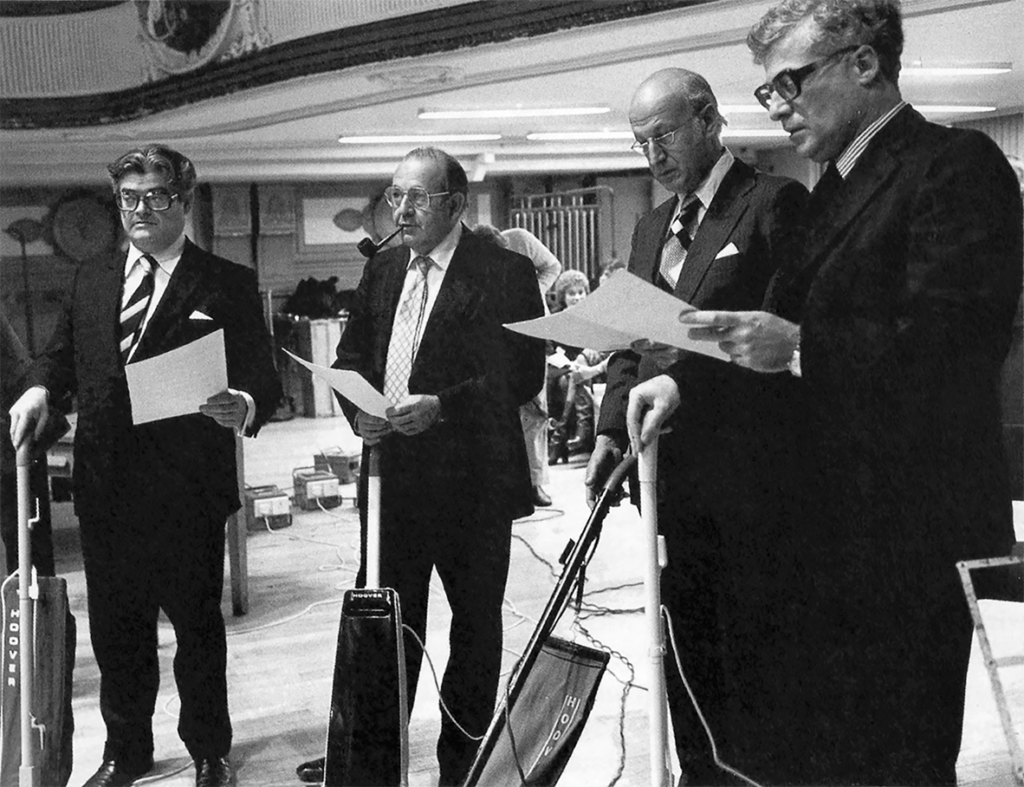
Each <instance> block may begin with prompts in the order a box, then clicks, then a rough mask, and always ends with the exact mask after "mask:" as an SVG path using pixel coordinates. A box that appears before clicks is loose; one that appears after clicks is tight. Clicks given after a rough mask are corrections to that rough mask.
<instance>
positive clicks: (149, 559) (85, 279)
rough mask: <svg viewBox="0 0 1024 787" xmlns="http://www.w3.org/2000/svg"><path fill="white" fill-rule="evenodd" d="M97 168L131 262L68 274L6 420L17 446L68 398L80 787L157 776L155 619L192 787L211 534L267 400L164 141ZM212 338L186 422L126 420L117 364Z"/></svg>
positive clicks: (220, 747)
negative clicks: (100, 737)
mask: <svg viewBox="0 0 1024 787" xmlns="http://www.w3.org/2000/svg"><path fill="white" fill-rule="evenodd" d="M108 170H109V172H110V178H111V183H112V185H113V190H114V200H115V202H116V203H117V206H118V208H119V210H120V214H121V223H122V226H123V227H124V231H125V234H126V236H127V240H128V241H129V245H128V251H127V255H125V254H120V255H117V256H115V257H112V258H111V259H109V260H107V261H100V262H94V263H88V264H83V265H81V266H80V267H79V268H78V270H77V273H76V275H75V280H74V282H73V284H72V285H71V291H70V295H69V297H68V300H67V303H66V305H65V308H64V312H63V314H62V316H61V319H60V321H59V322H58V324H57V327H56V329H55V330H54V334H53V337H52V338H51V340H50V343H49V345H48V346H47V348H46V350H45V352H44V353H43V354H42V356H41V357H40V358H39V359H38V360H37V361H36V362H35V364H34V365H33V366H32V368H31V370H30V372H29V374H28V382H29V385H30V386H31V387H30V388H29V389H28V390H27V391H26V392H25V393H24V394H23V395H22V397H21V398H20V399H19V400H18V402H17V403H16V404H15V405H14V407H12V408H11V437H12V440H13V441H14V443H15V445H18V444H20V443H21V442H22V441H23V440H25V439H29V438H30V437H31V435H32V434H33V433H35V434H39V433H40V431H41V430H42V429H43V427H44V426H45V424H46V421H47V420H48V418H49V417H50V414H49V410H50V407H51V406H55V403H57V402H61V401H65V400H68V399H70V397H72V396H74V397H76V399H77V403H78V426H77V431H76V436H75V456H74V459H75V463H74V464H75V469H74V496H75V511H76V513H77V514H78V518H79V522H80V524H81V538H82V553H83V556H84V559H85V577H86V586H87V591H88V597H89V626H90V632H91V636H92V644H93V650H94V652H95V654H96V661H97V663H98V665H99V668H100V710H101V712H102V715H103V720H104V722H105V724H106V727H107V739H106V744H105V747H104V752H103V763H102V765H101V766H100V768H99V770H98V771H97V772H96V773H95V774H94V775H93V776H92V777H91V778H90V779H89V780H88V781H87V782H86V785H87V787H115V786H116V785H127V784H131V783H133V782H134V781H135V780H136V779H138V778H139V777H141V776H142V775H143V774H145V773H146V772H147V771H149V770H150V768H152V766H153V754H154V752H153V732H152V715H153V711H154V705H155V702H156V696H157V688H158V684H159V681H160V673H159V662H158V659H157V618H158V615H159V612H160V610H161V609H162V610H163V611H164V612H165V613H166V614H167V617H168V618H169V619H170V621H171V623H172V625H173V626H174V631H175V635H176V638H177V653H176V654H175V659H174V674H175V678H176V680H177V686H178V693H179V695H180V698H181V711H180V714H179V724H178V732H179V735H180V736H181V738H182V740H183V741H184V743H185V746H186V748H187V749H188V751H189V753H190V754H191V756H192V758H193V759H194V761H195V765H196V784H197V785H201V786H202V787H211V786H214V785H226V784H229V783H231V782H232V773H231V766H230V763H229V761H228V752H229V750H230V748H231V722H230V719H229V717H228V704H227V679H226V674H225V670H226V660H227V645H226V640H225V631H224V620H223V617H222V615H221V611H220V599H221V589H222V585H223V575H224V521H225V519H226V517H227V516H228V515H229V514H230V513H232V512H233V511H235V510H237V509H238V508H239V505H240V501H239V498H238V482H237V477H236V473H237V471H236V465H235V435H236V434H245V435H249V436H253V435H255V434H256V432H257V431H258V429H259V427H260V426H261V425H262V424H263V423H264V422H265V421H266V420H267V419H268V418H269V416H270V415H271V414H272V413H273V412H274V408H275V407H276V405H277V401H278V399H279V398H280V395H281V390H280V384H279V382H278V377H277V373H276V371H275V369H274V365H273V358H272V355H271V346H270V338H269V335H268V333H267V330H266V327H265V324H264V321H263V314H262V309H261V306H260V300H259V295H258V292H257V288H256V277H255V276H254V275H253V272H252V271H250V270H248V269H246V268H243V267H242V266H239V265H235V264H233V263H231V262H228V261H227V260H224V259H221V258H219V257H215V256H213V255H212V254H209V253H207V252H205V251H203V250H201V249H199V248H198V247H197V246H195V245H194V244H193V243H192V242H191V241H190V240H189V239H188V238H187V237H186V236H185V224H186V218H187V216H188V214H189V212H190V211H191V209H192V204H193V190H194V186H195V180H196V173H195V168H194V167H193V165H192V162H191V161H189V160H188V159H187V158H186V157H185V156H183V155H181V154H180V153H178V152H176V151H174V150H171V149H169V148H166V147H163V146H161V145H149V146H146V147H143V148H139V149H136V150H132V151H130V152H128V153H126V154H125V155H123V156H121V157H120V158H118V159H117V160H116V161H115V162H114V163H112V164H111V165H110V166H109V167H108ZM220 330H222V331H223V334H224V339H223V346H224V352H225V356H226V365H227V380H228V385H229V386H230V387H228V388H227V389H226V390H224V391H222V392H220V393H217V394H215V395H214V396H212V397H210V398H209V399H208V400H207V401H205V402H202V401H197V402H195V405H194V411H193V414H190V415H183V416H177V417H173V418H166V419H162V420H155V421H152V422H148V423H142V424H135V423H133V418H132V403H131V401H130V398H129V390H128V384H127V381H126V373H125V369H126V364H127V365H129V366H130V365H131V364H132V363H133V362H136V361H142V360H145V359H152V358H155V357H156V356H159V355H161V354H163V353H167V352H168V351H171V350H175V349H177V348H180V347H182V346H184V345H187V344H189V343H191V342H193V341H195V340H197V339H200V338H202V337H206V336H208V335H210V334H213V333H214V332H216V331H220Z"/></svg>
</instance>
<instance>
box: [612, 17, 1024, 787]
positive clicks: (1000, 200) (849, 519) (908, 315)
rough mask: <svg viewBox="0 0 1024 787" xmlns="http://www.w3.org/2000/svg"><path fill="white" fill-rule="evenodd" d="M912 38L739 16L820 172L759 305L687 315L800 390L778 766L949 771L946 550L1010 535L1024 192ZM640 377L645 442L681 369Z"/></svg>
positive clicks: (873, 29) (950, 601) (960, 678)
mask: <svg viewBox="0 0 1024 787" xmlns="http://www.w3.org/2000/svg"><path fill="white" fill-rule="evenodd" d="M903 40H904V39H903V26H902V13H901V8H900V4H899V3H898V2H896V1H895V0H786V2H782V3H779V4H778V5H775V6H774V7H772V8H771V9H769V10H768V11H767V12H766V13H765V14H764V16H763V17H762V18H761V20H760V21H759V22H758V23H757V24H756V25H755V26H754V27H753V29H752V30H751V31H750V34H749V35H748V38H747V43H748V45H749V46H750V49H751V51H752V52H753V54H754V59H755V61H756V62H757V63H759V64H761V65H762V66H763V67H764V73H765V84H764V85H762V86H761V87H759V88H757V90H756V91H755V95H756V96H757V98H758V99H759V100H760V101H761V103H762V104H764V106H765V107H766V108H767V110H768V112H769V115H770V117H771V118H772V119H773V120H775V121H777V122H779V123H780V124H781V125H782V128H783V129H785V130H786V131H787V132H789V135H790V142H791V144H792V145H793V146H794V148H795V149H796V152H797V153H798V154H799V155H801V156H803V157H804V158H807V159H810V160H812V161H815V162H818V163H820V164H823V165H826V169H825V173H824V175H823V176H822V178H821V180H820V181H819V182H818V184H817V186H816V187H815V189H814V192H813V194H812V195H811V200H810V207H809V210H808V224H809V226H808V231H807V236H806V237H807V241H806V244H805V246H804V248H802V249H801V250H800V253H798V254H795V255H794V256H793V257H792V259H790V260H788V261H787V264H786V265H784V266H783V268H782V269H781V270H780V271H779V273H778V274H777V276H776V277H775V279H774V280H773V282H772V284H771V286H770V288H769V291H768V293H767V296H766V298H765V301H764V309H763V310H754V311H720V310H718V309H717V307H709V308H710V309H712V310H704V311H700V312H696V313H693V314H690V315H685V316H684V317H681V318H680V319H681V321H683V322H684V323H685V325H688V326H695V327H691V328H690V329H689V332H690V335H691V337H692V338H696V339H705V340H708V341H713V342H717V343H718V344H719V347H720V348H721V349H722V350H723V351H724V352H726V353H728V355H729V356H730V358H731V360H732V364H731V366H730V367H729V368H733V369H736V368H738V369H739V370H740V371H754V372H756V373H764V374H762V376H763V377H764V378H765V379H771V378H789V379H790V380H791V381H793V382H795V383H797V384H798V386H799V388H800V389H801V390H800V392H799V400H798V401H799V402H800V411H801V415H800V419H799V421H798V422H797V423H796V424H795V425H794V426H795V427H796V428H795V429H794V430H793V431H792V433H791V434H789V435H788V436H787V440H788V442H789V443H790V444H792V445H793V446H794V447H797V448H798V449H799V451H800V452H801V453H802V454H803V455H804V457H805V459H806V461H805V463H804V472H803V477H802V482H801V483H800V485H799V487H798V488H797V495H798V496H797V497H796V498H795V502H797V503H799V504H800V505H801V507H802V508H803V518H802V521H796V522H794V525H795V526H798V527H797V528H796V529H797V531H798V532H800V533H801V535H800V537H799V541H798V547H799V552H798V558H799V563H798V566H799V568H800V571H801V575H800V576H801V580H800V584H799V587H798V588H794V599H795V600H796V601H797V602H799V603H798V605H797V607H796V609H795V614H794V615H793V617H792V619H791V620H789V621H786V622H784V623H783V625H782V628H781V630H782V633H783V635H784V636H783V637H782V638H781V639H779V640H775V641H772V642H769V643H766V648H765V650H764V651H763V653H762V656H763V658H766V659H774V660H778V661H779V662H780V663H782V664H783V665H784V667H785V669H784V670H783V671H781V672H780V675H781V676H783V681H782V684H781V686H782V689H783V690H782V691H781V692H780V693H779V699H780V701H779V703H778V705H777V706H776V708H775V712H774V717H775V718H776V719H778V720H779V722H781V723H779V724H777V725H775V730H774V732H775V733H777V737H776V738H775V739H774V740H773V739H771V738H768V737H766V735H764V734H761V735H759V736H758V740H759V743H760V745H761V746H763V747H764V749H765V750H766V751H775V752H777V753H778V755H777V756H778V760H777V762H776V763H775V766H776V767H775V768H774V769H772V770H768V769H766V770H765V771H764V773H763V774H761V776H762V778H769V779H771V780H772V781H775V782H777V783H786V784H815V785H821V784H886V785H915V784H916V785H942V784H945V785H955V784H956V783H957V775H956V760H957V756H958V753H959V749H960V738H961V729H962V721H963V708H964V694H965V682H966V675H967V667H968V660H969V654H970V650H971V638H972V624H971V617H970V614H969V611H968V607H967V604H966V603H965V600H964V592H963V588H962V587H961V583H960V579H959V575H958V572H957V570H956V563H957V561H960V560H970V559H974V558H989V557H996V556H1002V555H1006V554H1008V553H1009V551H1010V549H1011V546H1012V544H1013V543H1014V531H1013V523H1012V510H1011V498H1010V492H1009V481H1008V477H1007V463H1006V456H1005V453H1004V448H1003V444H1002V438H1001V427H1000V417H999V415H1000V414H999V395H998V386H999V375H1000V369H1001V367H1002V364H1003V360H1004V358H1005V356H1006V353H1007V349H1008V347H1009V346H1010V342H1011V338H1012V326H1013V317H1014V311H1015V308H1016V305H1017V300H1018V297H1019V295H1020V293H1021V259H1022V254H1024V251H1022V247H1024V241H1022V206H1021V195H1020V190H1019V187H1018V183H1017V179H1016V178H1015V177H1014V174H1013V172H1012V170H1011V168H1010V166H1009V165H1008V164H1007V161H1006V158H1005V157H1004V155H1003V154H1002V152H1001V151H1000V150H999V148H998V147H997V146H996V145H995V143H994V142H993V141H992V140H991V139H989V138H988V137H987V136H986V135H985V134H983V133H981V132H978V131H973V130H967V129H957V128H948V127H944V126H940V125H936V124H933V123H929V122H928V121H926V120H925V119H924V118H923V117H922V116H921V114H920V113H919V112H917V111H916V110H915V109H914V108H913V107H912V106H910V105H909V104H907V102H906V101H904V100H903V97H902V95H901V92H900V87H899V75H900V57H901V53H902V50H903ZM756 308H757V307H755V309H756ZM767 373H774V374H767ZM651 383H652V384H651V385H650V386H649V387H648V388H647V389H645V390H641V389H639V388H638V389H636V390H634V392H633V397H631V399H630V418H629V420H630V431H631V434H632V436H633V439H634V440H635V441H636V442H637V444H639V443H641V442H646V441H647V440H649V439H651V437H652V435H653V434H654V432H655V430H657V429H658V428H659V422H660V421H662V419H663V417H664V415H665V414H666V413H667V412H669V410H670V409H671V404H670V399H671V398H672V390H671V389H672V386H673V385H681V384H682V381H681V380H678V379H674V378H673V377H672V376H671V375H670V377H669V378H667V379H660V380H657V381H655V380H652V381H651ZM750 403H751V400H750V399H747V400H745V401H744V402H736V403H733V405H731V406H734V407H743V408H747V407H749V406H750ZM983 573H985V572H979V576H978V577H976V578H977V579H978V580H979V581H981V580H982V579H983V577H982V576H980V574H983ZM992 576H993V578H997V576H996V574H992ZM994 590H995V588H989V589H987V592H992V591H994ZM779 645H788V647H784V648H781V649H780V648H779V647H776V646H779ZM786 676H788V677H786Z"/></svg>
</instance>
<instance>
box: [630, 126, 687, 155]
mask: <svg viewBox="0 0 1024 787" xmlns="http://www.w3.org/2000/svg"><path fill="white" fill-rule="evenodd" d="M685 126H686V124H685V123H684V124H683V125H682V126H679V127H677V128H674V129H672V130H671V131H666V132H665V133H664V134H659V135H658V136H656V137H651V138H650V139H645V140H644V141H643V142H641V141H640V140H637V141H636V142H634V143H633V144H632V145H630V146H629V149H630V150H632V151H634V152H635V153H639V154H640V155H641V156H646V155H647V154H648V153H649V152H650V150H651V145H657V146H658V147H659V148H661V149H662V150H669V149H670V148H672V146H673V145H675V144H676V141H677V135H678V134H679V132H680V131H682V130H683V128H684V127H685Z"/></svg>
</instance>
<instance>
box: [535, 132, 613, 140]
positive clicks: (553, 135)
mask: <svg viewBox="0 0 1024 787" xmlns="http://www.w3.org/2000/svg"><path fill="white" fill-rule="evenodd" d="M526 138H527V139H528V140H530V141H531V142H580V141H586V140H595V139H596V140H601V139H633V133H632V132H630V131H535V132H531V133H529V134H527V135H526Z"/></svg>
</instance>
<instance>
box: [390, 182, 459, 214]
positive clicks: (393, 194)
mask: <svg viewBox="0 0 1024 787" xmlns="http://www.w3.org/2000/svg"><path fill="white" fill-rule="evenodd" d="M446 194H451V192H450V191H435V192H433V193H431V192H429V191H427V190H426V189H421V188H420V187H419V186H413V187H412V188H411V189H409V190H408V191H402V189H400V188H398V186H388V187H387V188H386V189H384V199H386V200H387V201H388V205H390V206H391V207H392V208H397V207H399V206H400V205H401V204H402V200H404V199H405V198H406V197H408V198H409V203H410V204H411V205H412V206H413V207H414V208H416V209H418V210H426V209H427V208H429V207H430V198H431V197H443V196H445V195H446Z"/></svg>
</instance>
